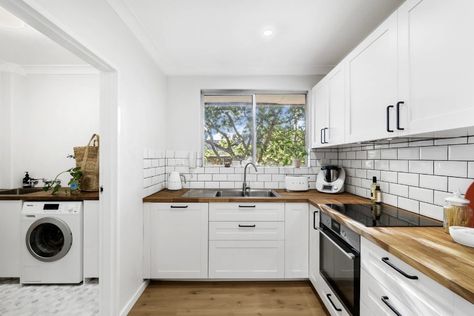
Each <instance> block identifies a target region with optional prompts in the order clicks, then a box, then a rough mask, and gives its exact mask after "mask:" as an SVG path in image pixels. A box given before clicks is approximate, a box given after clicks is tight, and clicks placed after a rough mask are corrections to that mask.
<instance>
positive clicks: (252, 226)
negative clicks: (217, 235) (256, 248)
mask: <svg viewBox="0 0 474 316" xmlns="http://www.w3.org/2000/svg"><path fill="white" fill-rule="evenodd" d="M239 227H241V228H255V227H257V225H255V224H253V225H242V224H239Z"/></svg>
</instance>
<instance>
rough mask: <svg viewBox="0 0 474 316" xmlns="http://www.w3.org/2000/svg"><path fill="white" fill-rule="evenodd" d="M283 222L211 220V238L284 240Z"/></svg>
mask: <svg viewBox="0 0 474 316" xmlns="http://www.w3.org/2000/svg"><path fill="white" fill-rule="evenodd" d="M284 227H285V225H284V223H283V222H210V223H209V240H283V239H284V236H285V233H284V230H285V228H284Z"/></svg>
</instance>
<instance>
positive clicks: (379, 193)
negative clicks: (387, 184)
mask: <svg viewBox="0 0 474 316" xmlns="http://www.w3.org/2000/svg"><path fill="white" fill-rule="evenodd" d="M374 196H375V200H374V202H375V203H376V204H380V203H382V191H381V190H380V185H376V186H375V192H374Z"/></svg>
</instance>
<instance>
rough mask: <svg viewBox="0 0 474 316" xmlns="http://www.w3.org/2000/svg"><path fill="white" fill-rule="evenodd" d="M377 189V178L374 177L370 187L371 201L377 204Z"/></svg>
mask: <svg viewBox="0 0 474 316" xmlns="http://www.w3.org/2000/svg"><path fill="white" fill-rule="evenodd" d="M376 189H377V177H372V185H371V186H370V200H371V201H372V202H375V190H376Z"/></svg>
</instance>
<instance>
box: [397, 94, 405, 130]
mask: <svg viewBox="0 0 474 316" xmlns="http://www.w3.org/2000/svg"><path fill="white" fill-rule="evenodd" d="M402 104H405V102H403V101H400V102H397V129H398V130H399V131H403V130H405V129H404V128H403V127H400V105H402Z"/></svg>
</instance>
